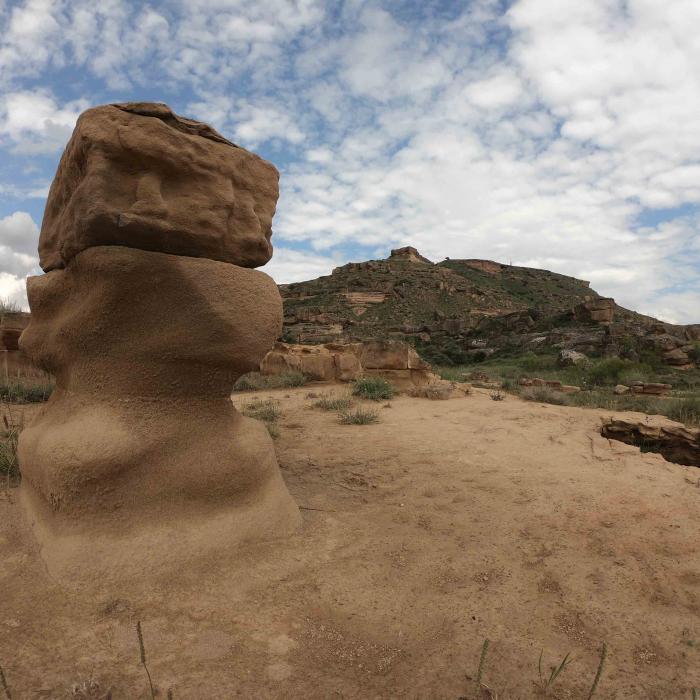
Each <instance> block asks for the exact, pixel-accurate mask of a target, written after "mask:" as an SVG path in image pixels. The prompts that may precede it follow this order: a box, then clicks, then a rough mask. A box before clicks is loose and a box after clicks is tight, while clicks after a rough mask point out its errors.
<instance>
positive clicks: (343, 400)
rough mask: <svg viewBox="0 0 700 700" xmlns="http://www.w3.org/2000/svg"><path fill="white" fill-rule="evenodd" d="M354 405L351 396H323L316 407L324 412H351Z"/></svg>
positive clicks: (315, 404) (316, 403)
mask: <svg viewBox="0 0 700 700" xmlns="http://www.w3.org/2000/svg"><path fill="white" fill-rule="evenodd" d="M352 404H353V400H352V399H351V398H350V397H349V396H322V397H321V398H320V399H319V400H318V401H316V402H315V403H314V406H315V407H316V408H320V409H322V410H324V411H349V410H350V407H351V406H352Z"/></svg>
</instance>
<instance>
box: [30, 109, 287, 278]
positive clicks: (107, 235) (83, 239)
mask: <svg viewBox="0 0 700 700" xmlns="http://www.w3.org/2000/svg"><path fill="white" fill-rule="evenodd" d="M278 182H279V173H278V172H277V169H276V168H275V167H274V166H273V165H272V164H270V163H268V162H267V161H265V160H263V159H262V158H260V157H259V156H257V155H255V154H254V153H250V152H249V151H246V150H245V149H244V148H240V147H238V146H236V145H235V144H233V143H231V142H230V141H227V140H226V139H225V138H224V137H223V136H221V135H220V134H218V133H217V132H216V131H215V130H214V129H212V128H211V127H209V126H207V125H206V124H203V123H201V122H196V121H193V120H190V119H184V118H182V117H179V116H177V115H176V114H175V113H174V112H172V110H171V109H170V108H169V107H168V106H167V105H163V104H157V103H128V104H121V105H105V106H103V107H95V108H94V109H89V110H87V111H86V112H84V113H83V114H82V115H81V116H80V118H79V119H78V123H77V124H76V127H75V131H74V132H73V136H72V137H71V140H70V141H69V143H68V146H67V147H66V150H65V152H64V154H63V157H62V158H61V162H60V164H59V167H58V171H57V173H56V177H55V179H54V181H53V184H52V185H51V189H50V191H49V197H48V201H47V203H46V212H45V214H44V220H43V224H42V227H41V236H40V238H39V258H40V263H41V267H42V268H43V269H44V270H45V271H47V272H48V271H49V270H54V269H58V268H63V267H65V266H66V264H67V263H68V262H69V261H70V260H71V259H72V258H73V257H74V256H75V255H77V254H78V253H79V252H80V251H82V250H85V249H86V248H89V247H92V246H100V245H122V246H128V247H130V248H140V249H142V250H154V251H158V252H162V253H171V254H175V255H186V256H188V257H197V258H209V259H211V260H220V261H222V262H229V263H233V264H234V265H239V266H241V267H258V266H260V265H264V264H265V263H266V262H267V261H268V260H269V259H270V257H271V256H272V244H271V243H270V237H271V235H272V217H273V215H274V213H275V207H276V204H277V198H278V196H279V187H278Z"/></svg>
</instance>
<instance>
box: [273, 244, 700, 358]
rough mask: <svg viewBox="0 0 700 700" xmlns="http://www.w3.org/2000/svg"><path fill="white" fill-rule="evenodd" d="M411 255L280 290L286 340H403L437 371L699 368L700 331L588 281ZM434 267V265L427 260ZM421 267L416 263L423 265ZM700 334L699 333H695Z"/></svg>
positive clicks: (400, 253)
mask: <svg viewBox="0 0 700 700" xmlns="http://www.w3.org/2000/svg"><path fill="white" fill-rule="evenodd" d="M421 258H422V256H421V255H420V253H418V251H416V250H415V249H412V248H403V249H397V250H394V251H393V252H392V255H390V256H389V257H388V258H387V259H385V260H368V261H366V262H359V263H348V264H347V265H343V266H341V267H337V268H335V269H334V270H333V272H332V274H330V275H326V276H324V277H319V278H318V279H315V280H309V281H308V282H295V283H293V284H286V285H281V286H280V291H281V293H282V296H283V299H284V304H285V318H284V335H283V340H285V341H286V342H294V343H328V342H342V343H349V342H357V341H365V340H370V339H376V338H393V339H397V340H405V341H407V342H410V343H411V344H412V345H414V346H415V347H416V349H417V350H418V352H419V353H420V354H421V355H422V356H423V357H425V358H426V359H427V360H428V361H430V362H432V363H433V364H464V363H467V362H472V361H479V360H482V359H485V358H487V357H489V356H490V355H498V354H502V355H514V354H518V353H525V352H530V351H534V352H539V351H541V350H542V349H544V348H551V349H555V350H556V351H559V350H571V351H575V352H578V353H583V354H585V355H587V356H588V357H591V358H599V357H615V356H619V357H625V358H627V359H630V360H635V361H640V360H642V361H644V358H645V356H646V357H647V358H649V357H651V356H654V357H656V358H659V359H663V360H664V361H665V362H666V363H667V364H669V365H671V366H673V367H676V368H681V369H684V368H688V367H691V366H693V364H694V363H695V359H693V358H695V357H697V354H696V353H690V354H689V352H690V351H691V350H693V349H694V347H693V343H694V342H696V339H695V336H700V331H699V330H697V328H696V327H695V326H675V325H672V324H664V323H660V322H659V321H657V320H656V319H653V318H650V317H648V316H643V315H641V314H637V313H635V312H633V311H629V310H628V309H624V308H623V307H621V306H618V305H617V304H615V302H614V300H612V299H609V298H604V297H600V296H598V295H597V294H596V292H595V291H594V290H592V289H591V288H590V285H589V283H588V282H587V281H586V280H580V279H575V278H573V277H567V276H565V275H560V274H556V273H553V272H548V271H546V270H537V269H532V268H526V267H518V266H515V265H505V264H501V263H498V262H494V261H490V260H474V259H464V260H450V259H445V260H443V261H442V262H439V263H437V264H433V265H429V264H419V263H420V262H424V261H422V260H421ZM426 260H427V259H426ZM416 261H418V262H416ZM698 327H700V326H698Z"/></svg>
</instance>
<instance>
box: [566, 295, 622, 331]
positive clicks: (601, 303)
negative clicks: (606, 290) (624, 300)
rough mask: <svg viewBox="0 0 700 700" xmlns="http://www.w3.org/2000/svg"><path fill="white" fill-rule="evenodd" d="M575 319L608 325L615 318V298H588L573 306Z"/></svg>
mask: <svg viewBox="0 0 700 700" xmlns="http://www.w3.org/2000/svg"><path fill="white" fill-rule="evenodd" d="M574 316H575V317H576V320H577V321H581V322H583V323H598V324H600V325H608V324H610V323H612V322H613V320H614V318H615V300H614V299H609V298H605V297H598V298H596V299H588V300H586V301H584V302H582V303H581V304H578V305H577V306H576V307H575V308H574Z"/></svg>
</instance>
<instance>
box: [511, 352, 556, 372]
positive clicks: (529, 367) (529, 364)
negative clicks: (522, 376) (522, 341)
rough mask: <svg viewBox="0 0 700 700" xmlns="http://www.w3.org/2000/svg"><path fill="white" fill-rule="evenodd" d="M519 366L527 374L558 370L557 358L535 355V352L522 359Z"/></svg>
mask: <svg viewBox="0 0 700 700" xmlns="http://www.w3.org/2000/svg"><path fill="white" fill-rule="evenodd" d="M518 364H519V365H520V366H521V367H522V368H523V369H524V370H525V371H526V372H538V371H541V370H546V369H554V368H556V366H557V358H556V357H555V356H554V355H535V353H534V352H528V353H526V354H525V355H523V356H522V357H521V358H520V360H519V362H518Z"/></svg>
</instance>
